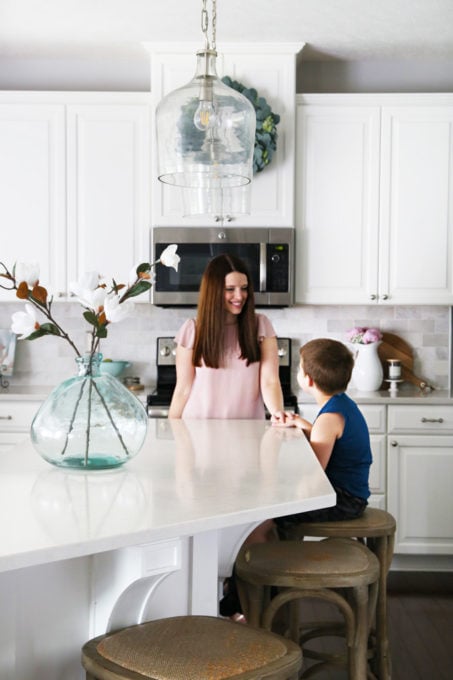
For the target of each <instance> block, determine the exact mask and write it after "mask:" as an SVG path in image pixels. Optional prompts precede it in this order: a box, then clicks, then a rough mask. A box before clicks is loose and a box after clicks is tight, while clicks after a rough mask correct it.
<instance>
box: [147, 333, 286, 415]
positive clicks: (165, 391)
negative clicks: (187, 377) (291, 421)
mask: <svg viewBox="0 0 453 680" xmlns="http://www.w3.org/2000/svg"><path fill="white" fill-rule="evenodd" d="M277 342H278V356H279V361H280V368H279V375H280V383H281V386H282V392H283V402H284V407H285V410H287V411H294V412H295V413H297V412H298V409H297V397H296V395H295V394H293V392H292V391H291V338H277ZM175 362H176V343H175V341H174V339H173V338H172V337H171V338H157V344H156V365H157V385H156V389H155V390H154V392H152V393H151V394H148V396H147V399H146V403H147V411H148V416H149V417H150V418H167V417H168V409H169V407H170V402H171V397H172V395H173V390H174V387H175V384H176V366H175Z"/></svg>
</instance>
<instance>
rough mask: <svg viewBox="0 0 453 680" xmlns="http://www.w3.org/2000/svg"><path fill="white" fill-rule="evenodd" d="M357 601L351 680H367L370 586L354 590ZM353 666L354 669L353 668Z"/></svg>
mask: <svg viewBox="0 0 453 680" xmlns="http://www.w3.org/2000/svg"><path fill="white" fill-rule="evenodd" d="M353 592H354V600H355V615H356V621H355V639H354V645H353V647H352V649H351V650H350V651H351V652H352V655H351V656H352V664H350V676H351V680H365V678H366V677H367V641H368V586H359V587H358V588H354V589H353ZM351 666H352V667H351Z"/></svg>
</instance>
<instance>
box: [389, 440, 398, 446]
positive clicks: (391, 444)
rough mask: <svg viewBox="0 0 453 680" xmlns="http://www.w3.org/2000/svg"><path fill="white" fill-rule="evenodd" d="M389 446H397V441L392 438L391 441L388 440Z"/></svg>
mask: <svg viewBox="0 0 453 680" xmlns="http://www.w3.org/2000/svg"><path fill="white" fill-rule="evenodd" d="M390 446H398V442H396V441H395V440H393V441H391V442H390Z"/></svg>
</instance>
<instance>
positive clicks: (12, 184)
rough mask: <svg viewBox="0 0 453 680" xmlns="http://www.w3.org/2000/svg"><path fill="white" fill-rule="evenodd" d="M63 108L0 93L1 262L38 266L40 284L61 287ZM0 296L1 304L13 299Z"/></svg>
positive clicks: (63, 246)
mask: <svg viewBox="0 0 453 680" xmlns="http://www.w3.org/2000/svg"><path fill="white" fill-rule="evenodd" d="M65 191H66V166H65V109H64V106H63V105H62V104H61V103H56V102H55V103H50V102H46V101H45V98H42V99H41V98H40V97H39V96H38V97H36V96H34V95H31V94H30V96H29V97H28V96H26V95H24V93H20V97H17V96H15V95H14V94H13V93H5V92H3V93H0V223H1V225H2V247H1V258H0V259H1V261H2V262H3V263H4V264H5V265H6V266H7V267H8V268H12V267H13V265H14V263H15V262H16V261H23V262H39V263H40V271H41V280H42V281H43V282H44V281H45V282H52V284H53V285H54V287H55V289H56V290H60V288H61V286H64V281H65V273H66V272H65V265H66V202H65ZM14 296H15V294H14V293H11V294H8V293H6V292H5V291H2V300H7V299H8V298H9V299H15V297H14Z"/></svg>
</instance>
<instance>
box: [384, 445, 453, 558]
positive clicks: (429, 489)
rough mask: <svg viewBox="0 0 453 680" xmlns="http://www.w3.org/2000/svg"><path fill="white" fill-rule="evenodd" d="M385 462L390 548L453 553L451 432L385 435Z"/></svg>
mask: <svg viewBox="0 0 453 680" xmlns="http://www.w3.org/2000/svg"><path fill="white" fill-rule="evenodd" d="M387 466H388V491H387V508H388V511H389V512H390V513H391V514H392V515H393V516H394V517H395V519H396V541H395V553H406V554H419V555H447V554H453V522H452V518H453V495H452V493H451V480H452V479H453V437H449V436H428V435H427V436H422V435H419V436H399V435H395V436H394V437H389V445H388V451H387Z"/></svg>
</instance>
